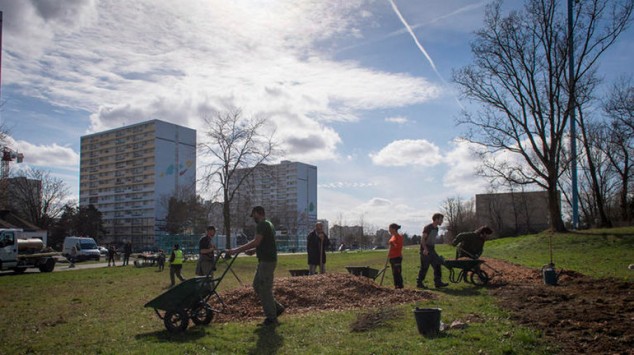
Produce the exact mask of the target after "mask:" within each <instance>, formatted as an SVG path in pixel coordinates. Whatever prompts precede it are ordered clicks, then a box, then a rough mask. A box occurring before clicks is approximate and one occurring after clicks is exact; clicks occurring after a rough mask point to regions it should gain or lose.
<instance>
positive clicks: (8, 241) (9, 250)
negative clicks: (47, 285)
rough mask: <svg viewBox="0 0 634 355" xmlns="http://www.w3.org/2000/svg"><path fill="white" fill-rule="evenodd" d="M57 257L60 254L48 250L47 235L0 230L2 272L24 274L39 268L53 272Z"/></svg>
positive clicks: (18, 230) (0, 267)
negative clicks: (31, 269) (30, 269)
mask: <svg viewBox="0 0 634 355" xmlns="http://www.w3.org/2000/svg"><path fill="white" fill-rule="evenodd" d="M56 255H59V253H57V252H55V251H53V250H52V249H50V248H46V234H43V235H42V234H32V233H29V232H24V231H23V230H22V229H0V271H3V270H13V271H14V272H15V273H22V272H24V271H25V270H26V269H27V268H38V269H40V271H41V272H51V271H53V269H55V261H56V260H55V258H54V256H56Z"/></svg>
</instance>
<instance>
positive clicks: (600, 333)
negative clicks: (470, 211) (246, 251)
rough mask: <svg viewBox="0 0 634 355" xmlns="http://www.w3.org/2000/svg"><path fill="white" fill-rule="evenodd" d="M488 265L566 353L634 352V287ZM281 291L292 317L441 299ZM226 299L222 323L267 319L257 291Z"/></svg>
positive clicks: (341, 282)
mask: <svg viewBox="0 0 634 355" xmlns="http://www.w3.org/2000/svg"><path fill="white" fill-rule="evenodd" d="M484 260H485V261H486V263H485V264H484V266H483V267H482V268H483V270H485V271H486V272H487V273H488V274H489V275H491V276H493V278H492V280H491V281H490V282H489V284H488V286H487V287H488V288H489V289H490V292H491V294H492V295H493V296H495V299H496V302H498V304H499V305H500V306H501V307H502V308H504V309H506V310H508V311H509V312H510V313H511V315H512V318H513V319H514V320H515V321H516V322H518V323H520V324H524V325H526V326H528V327H531V328H533V329H538V330H540V331H541V332H542V335H543V337H544V338H545V339H546V340H548V341H549V342H551V343H552V344H553V345H554V346H556V347H557V348H559V349H560V351H561V353H563V354H578V353H602V354H603V353H610V354H634V352H632V349H634V332H633V328H632V324H634V284H633V283H630V282H623V281H617V280H612V279H592V278H590V277H587V276H584V275H582V274H579V273H576V272H573V271H564V272H562V274H561V275H560V277H559V280H558V285H557V286H548V285H544V282H543V280H542V276H541V273H540V271H539V270H536V269H530V268H526V267H523V266H519V265H514V264H511V263H508V262H505V261H501V260H496V259H484ZM491 268H493V269H494V270H493V269H491ZM445 275H447V274H446V273H445ZM450 287H451V286H450ZM274 293H275V297H276V298H277V300H278V301H279V302H281V303H282V304H284V305H286V312H287V313H289V314H301V313H308V312H315V311H326V310H347V309H365V310H367V309H371V308H377V307H388V306H392V305H394V304H402V303H410V302H416V301H425V300H429V299H433V298H435V297H436V296H435V294H434V293H433V292H427V291H419V290H416V289H412V288H409V289H400V290H395V289H393V288H392V287H391V286H385V287H381V286H379V284H378V283H377V282H375V281H373V280H372V279H369V278H366V277H360V276H353V275H350V274H336V273H332V274H325V275H313V276H303V277H288V278H279V279H276V280H275V285H274ZM221 296H222V299H223V300H224V302H225V306H226V308H225V312H224V313H218V314H216V318H215V320H214V321H215V322H230V321H245V320H259V319H262V317H263V314H262V307H261V305H260V302H259V300H258V299H257V297H256V296H255V293H254V292H253V289H252V288H251V287H250V286H244V287H241V288H238V289H235V290H232V291H229V292H225V293H222V294H221ZM473 317H474V319H475V320H476V321H477V320H480V321H482V320H481V319H480V318H479V316H478V315H473Z"/></svg>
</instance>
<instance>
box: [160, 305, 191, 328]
mask: <svg viewBox="0 0 634 355" xmlns="http://www.w3.org/2000/svg"><path fill="white" fill-rule="evenodd" d="M163 323H165V328H167V330H169V331H170V332H171V333H181V332H184V331H185V329H187V326H188V325H189V317H187V312H185V310H182V309H179V310H177V311H167V312H165V316H164V317H163Z"/></svg>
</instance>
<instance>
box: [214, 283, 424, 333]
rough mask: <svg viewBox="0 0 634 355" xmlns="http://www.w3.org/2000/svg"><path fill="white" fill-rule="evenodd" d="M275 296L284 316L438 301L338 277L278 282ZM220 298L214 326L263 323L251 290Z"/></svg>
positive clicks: (246, 288)
mask: <svg viewBox="0 0 634 355" xmlns="http://www.w3.org/2000/svg"><path fill="white" fill-rule="evenodd" d="M273 293H274V294H275V298H276V299H277V301H278V302H280V303H281V304H283V305H285V306H286V312H285V314H301V313H308V312H315V311H326V310H347V309H368V308H374V307H381V306H392V305H395V304H403V303H410V302H416V301H424V300H429V299H432V298H435V297H436V296H435V295H434V294H433V293H431V292H426V291H419V290H414V289H399V290H395V289H393V288H389V287H382V286H379V284H378V283H376V282H375V281H373V280H372V279H369V278H367V277H362V276H353V275H350V274H336V273H331V274H323V275H312V276H301V277H285V278H277V279H275V283H274V286H273ZM220 296H221V297H222V300H223V301H224V304H225V310H224V312H223V313H218V314H216V316H215V319H214V322H230V321H245V320H259V319H262V317H263V313H262V306H261V305H260V301H259V300H258V298H257V296H256V295H255V292H254V291H253V288H251V287H250V286H243V287H240V288H237V289H234V290H231V291H228V292H223V293H221V295H220ZM215 307H218V306H217V305H216V306H215Z"/></svg>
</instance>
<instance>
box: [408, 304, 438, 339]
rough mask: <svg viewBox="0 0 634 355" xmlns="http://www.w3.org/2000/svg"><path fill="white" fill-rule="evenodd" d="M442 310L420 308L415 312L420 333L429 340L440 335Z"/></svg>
mask: <svg viewBox="0 0 634 355" xmlns="http://www.w3.org/2000/svg"><path fill="white" fill-rule="evenodd" d="M440 311H441V309H440V308H418V307H416V309H415V310H414V317H416V326H417V327H418V332H419V333H420V334H421V335H423V336H425V337H428V338H433V337H436V336H438V334H439V333H440Z"/></svg>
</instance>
